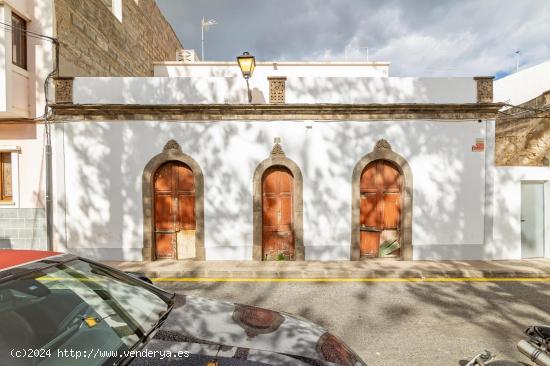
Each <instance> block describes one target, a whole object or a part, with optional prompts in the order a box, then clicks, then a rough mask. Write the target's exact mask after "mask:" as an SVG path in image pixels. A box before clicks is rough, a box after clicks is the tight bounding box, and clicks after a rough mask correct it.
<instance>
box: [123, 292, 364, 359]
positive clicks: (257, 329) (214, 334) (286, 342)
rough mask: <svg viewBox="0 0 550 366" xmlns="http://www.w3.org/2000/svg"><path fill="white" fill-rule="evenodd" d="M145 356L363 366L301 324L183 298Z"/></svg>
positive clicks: (336, 343)
mask: <svg viewBox="0 0 550 366" xmlns="http://www.w3.org/2000/svg"><path fill="white" fill-rule="evenodd" d="M145 350H149V351H157V352H162V351H163V350H164V351H170V352H175V351H188V352H189V353H190V354H191V355H195V356H189V357H187V358H186V359H185V362H186V363H185V364H193V363H192V362H191V361H192V358H193V357H195V358H196V357H198V358H197V359H196V362H197V363H196V364H197V365H204V364H206V361H208V359H206V361H204V360H202V359H201V357H203V356H204V357H210V358H212V356H217V357H216V358H217V359H219V362H220V363H219V364H220V365H223V364H225V363H224V362H222V361H223V359H227V360H231V359H233V360H234V361H227V362H230V363H227V365H233V364H235V365H237V364H239V365H265V364H268V365H289V364H292V365H343V366H360V365H364V363H363V362H362V361H361V360H360V359H359V357H358V356H356V355H355V354H354V353H353V352H352V351H351V350H350V349H349V348H348V347H347V346H346V345H345V344H344V343H343V342H342V341H340V340H339V339H338V338H337V337H335V336H334V335H332V334H330V333H329V332H327V331H326V330H325V329H323V328H322V327H320V326H318V325H316V324H314V323H311V322H309V321H307V320H305V319H303V318H300V317H297V316H293V315H290V314H286V313H280V312H276V311H272V310H267V309H262V308H258V307H254V306H248V305H240V304H231V303H227V302H221V301H215V300H210V299H206V298H200V297H192V296H182V295H176V298H175V304H174V307H173V309H172V311H171V312H170V313H169V315H168V317H167V318H166V321H165V322H164V323H163V324H162V326H161V327H160V328H159V329H158V331H157V332H156V333H155V334H154V336H153V338H152V339H151V340H150V341H149V342H148V343H147V345H146V346H145ZM197 355H199V356H197ZM200 355H202V356H200ZM210 358H209V359H210ZM236 360H239V363H231V362H235V361H236ZM136 361H138V362H137V363H136V364H139V360H136ZM172 361H173V360H172ZM190 362H191V363H190ZM132 364H134V363H132ZM156 364H158V363H156Z"/></svg>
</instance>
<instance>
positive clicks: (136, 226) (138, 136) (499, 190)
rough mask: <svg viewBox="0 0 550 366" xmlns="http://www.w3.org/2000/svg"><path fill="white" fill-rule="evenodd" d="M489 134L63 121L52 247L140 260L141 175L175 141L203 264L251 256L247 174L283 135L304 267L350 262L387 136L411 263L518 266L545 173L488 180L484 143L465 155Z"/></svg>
mask: <svg viewBox="0 0 550 366" xmlns="http://www.w3.org/2000/svg"><path fill="white" fill-rule="evenodd" d="M493 126H494V121H489V122H485V121H483V122H481V123H479V122H478V121H460V122H456V121H449V122H445V121H421V120H413V121H377V122H373V121H368V122H367V121H364V122H346V121H338V122H327V121H320V122H316V121H281V122H266V121H255V122H254V121H232V122H230V121H224V122H141V121H129V122H119V121H115V122H108V121H106V122H91V121H87V122H85V123H82V122H74V123H64V124H59V125H57V131H56V135H55V136H56V143H55V145H56V146H57V150H56V151H55V152H54V153H55V154H56V157H57V159H56V163H55V170H56V172H55V174H54V176H55V177H56V179H57V180H56V182H55V186H56V192H55V197H57V198H58V205H57V207H56V210H55V217H56V226H57V227H56V235H57V239H58V242H60V243H61V246H62V247H63V246H65V247H66V249H67V250H68V251H71V252H75V253H78V254H82V255H85V256H88V257H92V258H98V259H112V260H140V259H141V247H142V244H143V237H142V230H143V228H142V225H143V216H142V191H141V186H142V173H143V169H144V167H145V165H146V164H147V163H148V161H149V160H150V159H151V158H152V157H153V156H155V155H156V154H158V153H160V152H161V151H162V148H163V146H164V144H165V143H166V142H167V141H168V140H170V139H175V140H176V141H178V143H179V144H180V145H181V147H182V149H183V151H184V152H185V153H186V154H188V155H190V156H191V157H193V158H194V159H195V160H196V161H197V162H198V164H199V165H200V166H201V168H202V171H203V174H204V184H205V207H204V209H205V247H206V258H207V259H208V260H228V259H243V260H249V259H252V193H253V192H252V188H253V185H252V178H253V173H254V169H255V168H256V166H257V165H258V164H259V163H260V162H261V161H262V160H264V159H265V158H267V157H268V155H269V153H270V151H271V148H272V146H273V139H274V138H275V137H280V138H281V139H282V146H283V149H284V151H285V153H286V155H287V157H289V158H290V159H292V160H294V161H295V162H296V163H297V165H298V166H299V167H300V169H301V170H302V175H303V180H304V186H303V188H304V191H303V196H304V202H303V203H304V243H305V251H306V260H335V259H337V260H349V257H350V253H349V247H350V241H351V196H352V194H351V193H352V192H351V176H352V171H353V168H354V166H355V164H356V163H357V161H358V160H359V159H360V158H361V157H362V156H364V155H365V154H367V153H369V152H370V151H372V149H373V147H374V145H375V143H376V141H377V140H379V139H381V138H384V139H386V140H388V141H389V142H390V144H391V145H392V148H393V150H394V151H395V152H397V153H398V154H400V155H402V156H403V157H404V158H405V159H406V160H407V161H408V162H409V164H410V166H411V169H412V174H413V258H414V259H504V258H519V253H520V252H521V250H520V248H521V243H520V237H519V236H518V233H519V231H518V228H519V216H518V215H519V209H520V206H518V201H519V199H520V193H519V192H516V191H517V187H519V186H520V184H521V179H535V178H536V179H541V180H543V179H544V180H550V171H549V168H534V169H531V170H530V169H529V168H525V169H526V170H525V171H524V170H523V168H520V170H517V171H516V170H514V169H515V168H497V169H496V170H495V171H493V170H490V171H486V164H489V165H490V167H491V169H494V167H492V161H488V162H486V154H488V156H491V155H492V150H491V149H492V142H491V141H488V144H487V146H488V151H487V152H486V153H483V152H482V153H479V152H472V149H471V146H472V145H473V144H475V140H476V139H477V138H485V136H486V132H487V131H486V130H487V128H489V129H491V128H494V127H493ZM489 136H492V134H489ZM489 140H491V139H489ZM487 176H489V177H491V178H490V179H489V180H487ZM493 183H494V196H495V205H494V207H493V204H492V199H491V196H492V195H493V193H492V191H491V192H490V194H489V200H486V190H487V189H486V185H487V186H489V187H493ZM511 196H513V197H512V198H510V199H508V197H511ZM547 196H550V195H547ZM486 206H487V209H486ZM486 211H487V212H492V213H493V215H494V217H493V218H492V219H493V221H494V227H493V229H492V230H486V226H487V225H488V223H490V225H491V227H492V225H493V224H492V221H491V220H487V217H488V215H485V212H486ZM489 216H490V215H489ZM516 221H517V222H516ZM488 233H491V235H488ZM547 252H548V251H547Z"/></svg>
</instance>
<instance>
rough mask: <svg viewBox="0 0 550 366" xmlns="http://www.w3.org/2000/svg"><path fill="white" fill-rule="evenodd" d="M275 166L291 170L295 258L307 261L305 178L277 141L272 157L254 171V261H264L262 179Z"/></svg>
mask: <svg viewBox="0 0 550 366" xmlns="http://www.w3.org/2000/svg"><path fill="white" fill-rule="evenodd" d="M273 166H282V167H285V168H287V169H288V170H290V173H292V176H293V178H294V184H293V187H292V189H293V195H294V196H293V197H292V198H293V200H292V215H293V225H294V226H293V230H294V245H295V258H296V260H297V261H303V260H305V248H304V208H303V207H304V202H303V178H302V171H301V170H300V167H298V165H297V164H296V163H295V162H294V161H292V160H291V159H289V158H287V157H286V155H285V153H284V151H283V149H282V147H281V145H280V143H279V142H278V140H277V139H276V141H275V144H274V145H273V149H272V151H271V154H270V156H269V157H268V158H267V159H265V160H263V161H262V162H261V163H260V164H258V166H257V167H256V170H255V171H254V178H253V185H254V188H253V190H254V192H253V234H252V242H253V247H252V259H253V260H257V261H261V260H262V249H263V243H262V236H263V219H262V216H263V215H262V214H263V212H262V178H263V176H264V173H265V172H266V170H267V169H269V168H271V167H273Z"/></svg>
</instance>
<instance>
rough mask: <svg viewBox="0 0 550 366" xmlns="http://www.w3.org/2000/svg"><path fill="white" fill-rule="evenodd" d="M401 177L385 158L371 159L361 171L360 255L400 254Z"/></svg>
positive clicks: (381, 255)
mask: <svg viewBox="0 0 550 366" xmlns="http://www.w3.org/2000/svg"><path fill="white" fill-rule="evenodd" d="M402 189H403V178H402V176H401V174H400V172H399V170H398V169H397V168H396V167H395V165H394V164H392V163H390V162H388V161H386V160H376V161H373V162H371V163H370V164H369V165H367V167H366V168H365V170H363V173H362V174H361V184H360V191H361V204H360V210H361V215H360V230H361V244H360V252H361V256H363V257H379V256H380V257H392V256H399V255H400V243H399V240H400V225H401V193H402Z"/></svg>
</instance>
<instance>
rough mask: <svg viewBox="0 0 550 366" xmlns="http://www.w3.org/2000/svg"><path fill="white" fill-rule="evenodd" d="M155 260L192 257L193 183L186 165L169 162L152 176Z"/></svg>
mask: <svg viewBox="0 0 550 366" xmlns="http://www.w3.org/2000/svg"><path fill="white" fill-rule="evenodd" d="M154 207H155V220H154V225H155V253H156V258H157V259H175V258H178V259H184V258H193V257H195V230H196V220H195V180H194V176H193V171H192V170H191V168H189V167H188V166H187V165H185V164H183V163H181V162H176V161H170V162H167V163H165V164H163V165H161V166H160V167H159V168H158V169H157V171H156V172H155V177H154Z"/></svg>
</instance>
